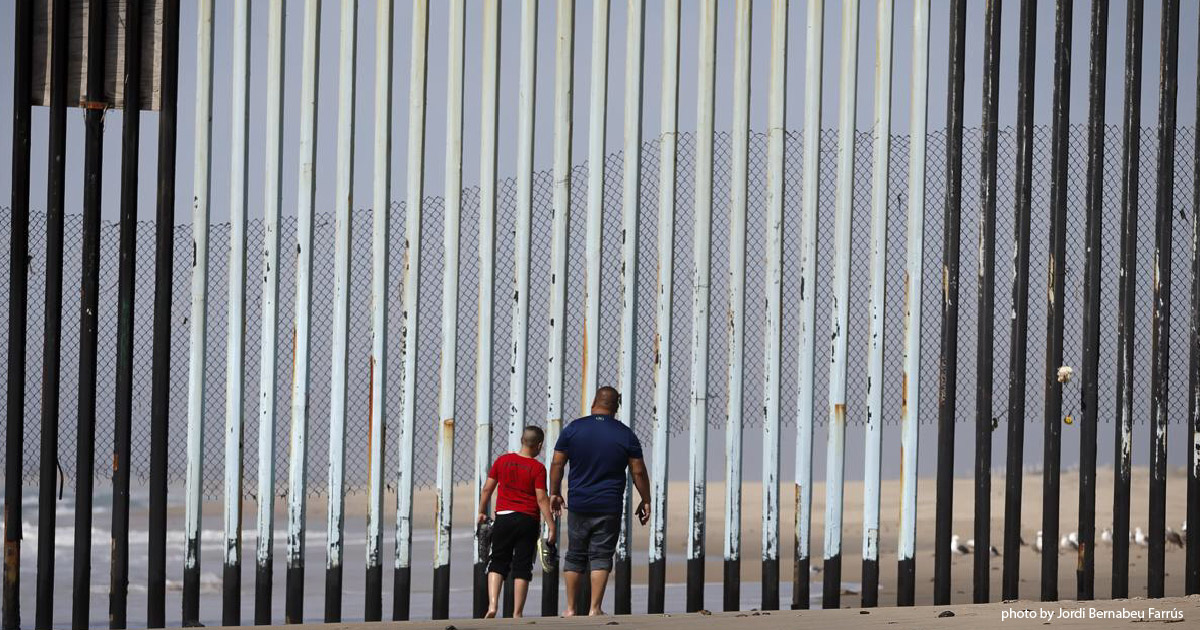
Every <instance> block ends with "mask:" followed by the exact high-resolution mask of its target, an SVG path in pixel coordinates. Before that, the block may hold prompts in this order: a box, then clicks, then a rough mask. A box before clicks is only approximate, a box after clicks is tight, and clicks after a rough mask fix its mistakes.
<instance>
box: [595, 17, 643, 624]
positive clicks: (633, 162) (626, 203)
mask: <svg viewBox="0 0 1200 630" xmlns="http://www.w3.org/2000/svg"><path fill="white" fill-rule="evenodd" d="M625 12H626V18H625V21H626V29H625V140H624V143H623V145H622V146H623V148H624V152H625V160H624V167H625V171H624V174H623V176H622V186H621V356H620V363H619V364H618V369H619V374H620V376H619V377H618V378H619V384H618V391H620V392H621V397H622V398H623V399H624V400H626V401H629V402H628V404H626V405H625V408H624V409H623V410H621V416H620V420H621V421H622V422H624V423H625V424H627V425H629V426H631V427H632V426H633V406H634V402H633V401H635V400H637V392H636V389H635V385H636V383H637V371H636V368H637V360H636V359H637V357H636V353H637V332H638V329H637V321H638V318H637V306H638V304H637V283H638V234H639V232H638V219H639V215H640V212H639V205H640V201H641V187H642V79H643V76H642V75H643V70H644V68H643V67H642V56H643V55H642V54H643V52H644V51H645V33H644V31H645V26H646V6H645V2H644V0H627V2H626V5H625ZM631 489H632V483H631V481H630V479H629V477H628V474H626V479H625V501H624V504H623V505H624V514H623V515H622V516H621V532H620V534H619V535H618V537H617V553H616V556H617V559H616V566H615V567H614V572H615V573H616V580H615V582H616V591H615V592H614V593H613V594H614V596H615V605H614V607H613V610H614V612H616V613H617V614H618V615H628V614H629V613H630V612H632V611H631V603H630V598H631V595H630V591H631V588H632V577H633V576H632V565H631V561H630V557H629V547H630V542H629V538H630V528H631V527H632V524H633V519H632V509H631V507H632V496H631ZM583 582H584V583H585V584H586V583H587V580H583ZM589 590H590V589H586V590H585V592H588V591H589Z"/></svg>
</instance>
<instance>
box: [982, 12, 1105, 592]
mask: <svg viewBox="0 0 1200 630" xmlns="http://www.w3.org/2000/svg"><path fill="white" fill-rule="evenodd" d="M1091 39H1092V51H1091V63H1090V68H1089V74H1090V90H1089V91H1090V95H1089V98H1088V171H1087V263H1086V267H1085V269H1084V281H1083V285H1084V297H1083V300H1084V314H1083V365H1082V368H1083V370H1082V371H1083V374H1082V375H1081V376H1082V377H1083V386H1082V388H1081V389H1082V392H1081V398H1082V400H1081V404H1080V407H1081V411H1082V412H1083V413H1082V414H1081V416H1082V418H1081V421H1082V422H1081V424H1080V432H1079V561H1078V563H1077V564H1076V569H1075V576H1076V587H1077V594H1076V596H1075V599H1076V600H1079V601H1084V600H1090V599H1095V597H1096V596H1095V582H1096V549H1095V546H1096V544H1095V543H1096V421H1097V418H1096V414H1097V412H1098V409H1097V407H1098V403H1099V389H1100V375H1099V372H1100V274H1101V273H1103V272H1102V270H1101V266H1100V265H1101V260H1100V256H1101V252H1100V247H1101V230H1102V229H1103V226H1102V223H1103V212H1104V208H1103V204H1104V183H1103V181H1104V93H1105V90H1106V87H1105V75H1106V72H1107V69H1108V68H1107V66H1108V63H1107V55H1108V0H1093V2H1092V25H1091ZM976 540H977V541H978V537H976Z"/></svg>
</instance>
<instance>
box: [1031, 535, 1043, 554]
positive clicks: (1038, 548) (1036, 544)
mask: <svg viewBox="0 0 1200 630" xmlns="http://www.w3.org/2000/svg"><path fill="white" fill-rule="evenodd" d="M1033 550H1034V551H1035V552H1036V553H1042V530H1040V529H1039V530H1038V533H1037V538H1035V539H1034V540H1033Z"/></svg>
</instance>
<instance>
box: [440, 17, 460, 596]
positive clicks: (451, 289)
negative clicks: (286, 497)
mask: <svg viewBox="0 0 1200 630" xmlns="http://www.w3.org/2000/svg"><path fill="white" fill-rule="evenodd" d="M464 2H465V0H452V1H451V3H450V33H449V36H448V37H447V45H448V49H447V53H446V58H447V60H448V64H447V69H448V70H449V75H448V76H447V81H446V181H445V187H444V189H443V191H444V194H445V195H446V214H445V217H444V223H443V228H442V249H443V252H444V256H445V259H444V260H445V262H444V264H443V267H442V318H441V319H442V354H441V372H440V376H439V388H438V389H439V393H438V427H439V430H438V432H437V436H438V442H437V449H438V453H437V506H436V511H435V512H434V528H435V529H434V552H433V553H434V556H433V618H434V619H446V618H448V617H449V616H450V537H451V528H452V525H453V522H454V419H455V413H454V412H455V400H456V397H455V389H456V382H455V378H456V374H457V372H458V361H457V352H458V259H459V251H458V250H459V237H460V234H459V232H460V225H459V220H460V216H459V215H460V214H461V213H462V147H463V137H462V132H463V129H462V118H463V50H464V38H465V36H466V32H465V30H466V26H465V25H466V15H465V11H466V9H465V7H464V6H463V5H464Z"/></svg>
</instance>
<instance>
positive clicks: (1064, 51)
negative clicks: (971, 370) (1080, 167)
mask: <svg viewBox="0 0 1200 630" xmlns="http://www.w3.org/2000/svg"><path fill="white" fill-rule="evenodd" d="M1072 4H1073V3H1072V2H1070V1H1069V0H1058V4H1057V13H1056V16H1055V22H1056V23H1055V28H1054V96H1053V106H1052V108H1051V109H1052V111H1053V123H1052V129H1051V132H1050V134H1051V160H1052V163H1051V167H1050V170H1051V180H1050V205H1051V208H1052V212H1053V215H1052V219H1051V224H1050V259H1049V262H1048V263H1047V269H1048V270H1049V277H1048V278H1047V283H1048V286H1047V291H1046V293H1047V299H1048V300H1049V304H1047V308H1046V311H1047V321H1046V376H1045V389H1046V407H1045V415H1044V416H1043V421H1044V424H1045V437H1044V440H1045V442H1044V444H1045V455H1044V456H1043V459H1042V462H1043V477H1042V537H1043V539H1044V540H1045V541H1046V543H1047V545H1048V548H1050V547H1049V546H1052V545H1057V544H1058V532H1059V522H1058V518H1059V472H1060V471H1059V460H1060V459H1061V448H1062V445H1061V440H1062V383H1060V382H1059V381H1058V368H1059V366H1061V365H1062V360H1063V339H1062V334H1063V297H1064V293H1065V291H1064V289H1065V287H1064V286H1063V285H1064V281H1065V280H1066V269H1065V266H1064V260H1065V258H1066V251H1067V246H1066V228H1067V168H1068V164H1067V143H1068V134H1069V132H1070V129H1069V122H1070V121H1069V113H1070V104H1071V11H1072ZM938 498H939V499H940V498H941V497H940V496H939V497H938ZM1057 599H1058V554H1057V553H1043V554H1042V601H1055V600H1057Z"/></svg>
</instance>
